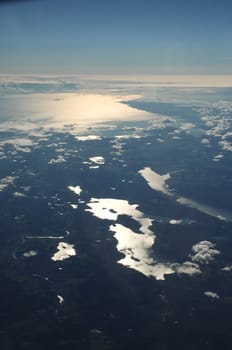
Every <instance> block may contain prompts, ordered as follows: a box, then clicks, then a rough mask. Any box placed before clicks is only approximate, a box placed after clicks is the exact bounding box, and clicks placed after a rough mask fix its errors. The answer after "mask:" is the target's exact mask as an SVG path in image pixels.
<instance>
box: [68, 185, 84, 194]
mask: <svg viewBox="0 0 232 350" xmlns="http://www.w3.org/2000/svg"><path fill="white" fill-rule="evenodd" d="M68 189H69V190H70V191H72V192H74V193H75V194H76V195H77V196H80V194H81V192H82V189H81V187H80V186H68Z"/></svg>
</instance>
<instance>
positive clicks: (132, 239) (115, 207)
mask: <svg viewBox="0 0 232 350" xmlns="http://www.w3.org/2000/svg"><path fill="white" fill-rule="evenodd" d="M87 206H88V207H90V208H91V209H86V211H89V212H91V213H92V214H93V215H94V216H96V217H98V218H99V219H102V220H111V221H117V220H118V219H119V216H120V215H128V216H129V217H131V218H133V219H134V220H135V221H137V222H138V223H139V224H140V229H139V230H140V232H139V233H136V232H134V231H133V230H132V229H130V228H128V227H126V226H124V225H122V224H120V223H118V222H116V223H115V224H113V225H110V227H109V230H110V231H111V232H113V233H114V237H115V239H116V240H117V242H118V243H117V250H118V251H119V252H120V253H122V254H123V255H124V258H123V259H121V260H119V261H118V263H119V264H122V265H124V266H126V267H128V268H131V269H134V270H136V271H139V272H140V273H142V274H144V275H145V276H147V277H155V278H156V279H159V280H163V279H165V275H168V274H172V273H186V274H189V275H193V274H195V273H201V271H200V269H199V266H198V265H197V264H195V263H193V262H190V261H187V262H184V263H182V264H179V263H159V262H157V261H156V260H154V258H153V245H154V243H155V239H156V236H155V234H154V233H153V232H152V231H151V230H150V226H151V225H152V221H153V220H152V219H150V218H146V217H145V216H144V214H143V213H142V212H141V211H139V210H138V209H137V207H138V205H137V204H129V203H128V201H126V200H121V199H108V198H101V199H97V198H92V199H91V201H90V202H89V203H87Z"/></svg>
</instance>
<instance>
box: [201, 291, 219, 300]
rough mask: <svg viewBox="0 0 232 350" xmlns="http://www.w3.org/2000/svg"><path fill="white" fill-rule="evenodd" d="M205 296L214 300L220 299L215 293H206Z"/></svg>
mask: <svg viewBox="0 0 232 350" xmlns="http://www.w3.org/2000/svg"><path fill="white" fill-rule="evenodd" d="M204 294H205V296H207V297H209V298H212V299H219V295H218V294H217V293H214V292H210V291H206V292H204Z"/></svg>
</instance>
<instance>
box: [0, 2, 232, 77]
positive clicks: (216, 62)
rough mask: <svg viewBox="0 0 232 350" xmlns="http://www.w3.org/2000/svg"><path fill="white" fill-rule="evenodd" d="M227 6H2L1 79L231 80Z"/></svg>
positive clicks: (230, 29) (230, 8) (230, 30)
mask: <svg viewBox="0 0 232 350" xmlns="http://www.w3.org/2000/svg"><path fill="white" fill-rule="evenodd" d="M231 11H232V4H231V2H229V1H227V0H222V1H217V2H216V1H211V0H201V1H200V0H196V1H183V0H176V1H171V0H167V1H161V0H144V1H138V0H133V1H132V0H126V1H125V0H124V1H123V0H117V1H112V0H108V1H106V0H98V1H93V0H87V1H80V0H77V1H74V0H56V1H55V0H46V1H44V0H35V1H3V2H1V3H0V52H1V54H0V74H9V73H13V74H41V73H44V74H48V73H50V74H54V73H55V74H132V75H133V74H208V75H209V74H231V73H232V47H231V45H230V41H231V35H232V21H231Z"/></svg>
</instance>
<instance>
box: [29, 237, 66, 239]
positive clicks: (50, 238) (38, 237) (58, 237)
mask: <svg viewBox="0 0 232 350" xmlns="http://www.w3.org/2000/svg"><path fill="white" fill-rule="evenodd" d="M26 238H28V239H63V238H64V236H26Z"/></svg>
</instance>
